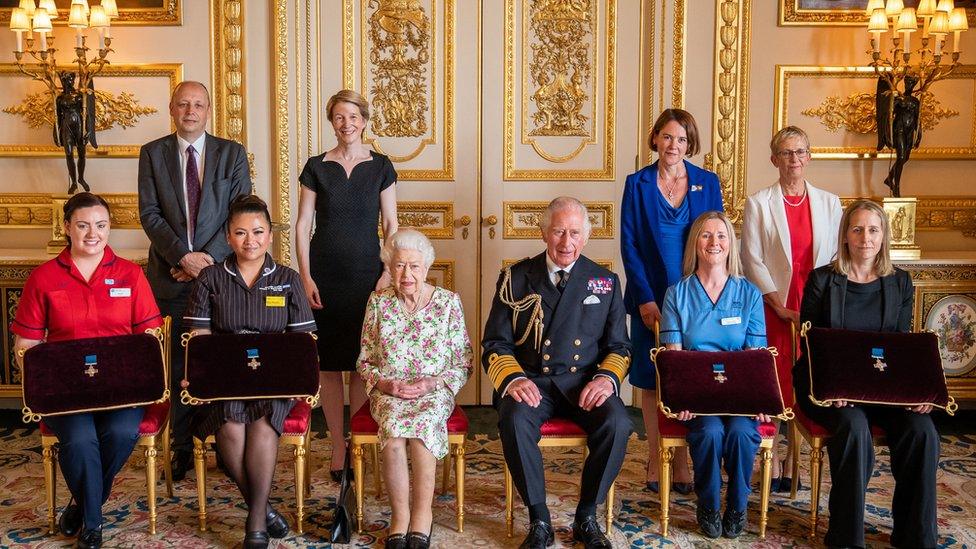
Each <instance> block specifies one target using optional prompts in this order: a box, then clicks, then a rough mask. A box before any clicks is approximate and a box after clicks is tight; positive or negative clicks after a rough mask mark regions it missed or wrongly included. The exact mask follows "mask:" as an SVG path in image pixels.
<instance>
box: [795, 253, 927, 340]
mask: <svg viewBox="0 0 976 549" xmlns="http://www.w3.org/2000/svg"><path fill="white" fill-rule="evenodd" d="M846 295H847V276H846V275H842V274H838V273H836V272H834V270H833V267H832V266H831V265H829V264H828V265H824V266H823V267H819V268H817V269H814V270H813V271H811V272H810V277H809V278H807V284H806V286H805V287H804V289H803V303H802V304H801V306H800V323H801V324H802V323H804V322H808V321H809V322H810V323H811V324H812V325H813V326H814V327H819V328H844V300H845V298H846ZM881 299H882V303H881V307H882V317H883V318H882V319H881V331H882V332H910V331H911V330H912V313H913V312H914V306H913V305H914V303H915V288H914V286H913V284H912V277H911V276H910V275H909V274H908V273H907V272H905V271H903V270H901V269H899V268H897V267H896V268H895V272H894V273H893V274H891V275H888V276H884V277H881Z"/></svg>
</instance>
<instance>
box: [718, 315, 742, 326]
mask: <svg viewBox="0 0 976 549" xmlns="http://www.w3.org/2000/svg"><path fill="white" fill-rule="evenodd" d="M734 324H742V317H741V316H727V317H725V318H723V319H722V326H732V325H734Z"/></svg>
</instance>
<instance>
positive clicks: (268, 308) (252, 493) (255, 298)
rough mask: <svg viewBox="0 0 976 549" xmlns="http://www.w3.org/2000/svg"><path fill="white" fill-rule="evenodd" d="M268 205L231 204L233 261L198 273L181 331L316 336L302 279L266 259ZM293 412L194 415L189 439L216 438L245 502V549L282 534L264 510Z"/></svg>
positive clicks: (247, 408)
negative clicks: (281, 439) (283, 434)
mask: <svg viewBox="0 0 976 549" xmlns="http://www.w3.org/2000/svg"><path fill="white" fill-rule="evenodd" d="M271 240H272V236H271V215H270V213H269V212H268V205H267V204H265V202H264V201H263V200H261V199H260V198H258V197H257V196H254V195H243V196H240V197H238V198H237V199H235V200H234V201H233V202H232V203H231V205H230V213H229V215H228V218H227V242H228V244H230V247H231V249H232V250H233V251H234V254H233V255H231V256H229V257H228V258H227V259H225V260H224V261H223V262H221V263H217V264H215V265H211V266H210V267H207V268H205V269H203V270H202V271H200V276H199V277H198V278H197V281H196V285H195V286H194V288H193V290H192V291H191V293H190V302H189V305H188V306H187V310H186V316H185V317H184V319H183V320H184V323H185V324H184V325H185V326H188V327H190V328H191V329H192V331H193V332H194V333H196V334H208V333H212V332H213V333H238V334H240V333H255V332H257V333H275V332H286V331H288V332H310V331H313V330H315V321H314V320H313V318H312V310H311V308H310V307H309V305H308V300H307V299H306V297H305V291H304V289H303V286H302V281H301V278H300V277H299V276H298V273H296V272H295V271H293V270H291V269H289V268H288V267H285V266H282V265H278V264H276V263H275V262H274V260H273V259H272V258H271V256H270V255H269V254H268V247H269V246H270V245H271ZM293 406H294V401H293V400H290V399H265V400H247V401H241V400H238V401H225V402H220V403H214V404H209V405H206V406H203V407H201V408H199V409H198V410H197V411H196V413H195V414H194V416H193V419H192V423H191V426H190V428H191V432H192V433H193V434H194V436H197V437H199V438H201V439H203V438H204V437H206V436H207V435H211V434H213V435H215V438H216V440H217V451H218V452H219V453H220V455H221V457H222V458H223V461H224V464H225V466H226V470H227V473H228V475H229V476H230V477H231V479H232V480H233V481H234V482H235V483H236V484H237V487H238V488H239V489H240V491H241V495H242V496H244V499H245V500H246V501H247V506H248V514H247V524H246V528H245V532H246V536H245V538H244V547H245V548H251V547H267V546H268V541H269V540H268V536H269V534H270V536H271V537H276V538H281V537H285V536H286V535H287V534H288V523H287V522H286V521H285V519H284V518H283V517H281V515H279V514H278V513H277V512H275V510H274V509H272V508H271V505H270V504H269V503H268V495H269V494H270V493H271V481H272V478H273V477H274V467H275V461H276V458H277V456H278V438H279V437H280V436H281V430H282V427H283V425H284V422H285V418H286V417H288V413H289V412H291V409H292V407H293Z"/></svg>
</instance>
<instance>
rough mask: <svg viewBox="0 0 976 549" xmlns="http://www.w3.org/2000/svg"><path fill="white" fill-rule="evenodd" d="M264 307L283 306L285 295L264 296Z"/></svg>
mask: <svg viewBox="0 0 976 549" xmlns="http://www.w3.org/2000/svg"><path fill="white" fill-rule="evenodd" d="M264 306H265V307H284V306H285V296H283V295H269V296H265V298H264Z"/></svg>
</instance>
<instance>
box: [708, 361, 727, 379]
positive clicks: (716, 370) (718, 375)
mask: <svg viewBox="0 0 976 549" xmlns="http://www.w3.org/2000/svg"><path fill="white" fill-rule="evenodd" d="M712 373H713V374H715V381H717V382H719V383H725V380H727V379H729V378H727V377H725V364H712Z"/></svg>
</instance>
